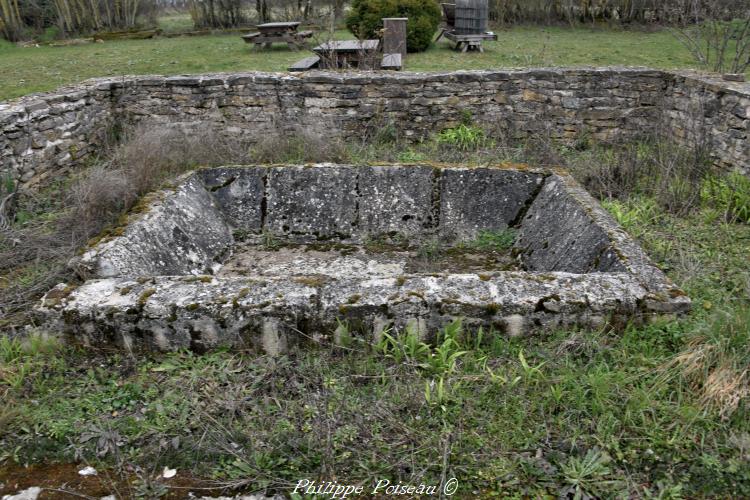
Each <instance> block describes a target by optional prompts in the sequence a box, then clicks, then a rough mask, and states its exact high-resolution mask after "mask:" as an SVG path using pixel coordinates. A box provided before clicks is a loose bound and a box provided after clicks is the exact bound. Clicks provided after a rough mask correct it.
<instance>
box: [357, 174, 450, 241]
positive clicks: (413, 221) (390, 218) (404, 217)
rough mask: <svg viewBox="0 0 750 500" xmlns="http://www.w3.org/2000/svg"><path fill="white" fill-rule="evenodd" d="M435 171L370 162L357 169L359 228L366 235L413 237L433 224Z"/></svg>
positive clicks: (375, 236) (434, 221)
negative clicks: (377, 164) (371, 163)
mask: <svg viewBox="0 0 750 500" xmlns="http://www.w3.org/2000/svg"><path fill="white" fill-rule="evenodd" d="M435 176H436V171H435V170H434V169H433V168H431V167H424V166H371V167H362V168H361V169H360V170H359V181H358V186H359V188H358V192H359V220H358V228H359V231H360V232H361V233H362V234H363V235H364V236H366V237H374V238H377V237H381V236H384V235H393V234H400V235H402V236H407V237H415V236H417V235H419V234H420V233H422V232H425V231H426V230H428V229H430V228H432V227H434V224H435V223H436V220H435V218H436V217H435V215H436V214H435V213H434V208H435V207H433V199H432V198H433V192H434V185H433V184H434V179H435Z"/></svg>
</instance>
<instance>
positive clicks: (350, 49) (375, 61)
mask: <svg viewBox="0 0 750 500" xmlns="http://www.w3.org/2000/svg"><path fill="white" fill-rule="evenodd" d="M312 50H313V52H315V54H316V55H314V56H311V57H306V58H304V59H301V60H299V61H297V62H296V63H294V64H293V65H291V66H289V71H307V70H310V69H347V68H356V69H391V70H396V71H398V70H400V69H401V66H402V64H403V63H402V58H401V54H399V53H394V54H381V53H380V41H379V40H362V41H360V40H337V41H332V42H326V43H323V44H320V45H318V46H317V47H315V48H314V49H312Z"/></svg>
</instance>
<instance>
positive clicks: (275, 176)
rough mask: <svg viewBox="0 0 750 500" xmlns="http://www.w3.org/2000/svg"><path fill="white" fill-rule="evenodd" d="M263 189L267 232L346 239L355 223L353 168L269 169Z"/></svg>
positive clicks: (328, 166) (355, 174)
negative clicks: (264, 189) (264, 191)
mask: <svg viewBox="0 0 750 500" xmlns="http://www.w3.org/2000/svg"><path fill="white" fill-rule="evenodd" d="M267 179H268V180H267V186H266V196H267V198H266V206H267V219H266V228H267V230H268V231H270V232H272V233H274V234H279V235H308V236H314V237H315V238H319V239H330V238H334V237H336V238H348V237H350V236H351V234H352V233H353V232H354V228H355V226H356V223H357V212H356V209H357V169H356V167H350V166H332V165H315V166H290V167H285V168H271V169H270V170H269V171H268V176H267Z"/></svg>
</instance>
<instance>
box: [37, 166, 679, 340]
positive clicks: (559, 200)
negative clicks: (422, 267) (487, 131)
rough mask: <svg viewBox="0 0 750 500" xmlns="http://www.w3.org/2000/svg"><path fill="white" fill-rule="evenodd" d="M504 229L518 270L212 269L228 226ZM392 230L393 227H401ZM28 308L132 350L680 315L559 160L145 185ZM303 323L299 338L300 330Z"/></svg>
mask: <svg viewBox="0 0 750 500" xmlns="http://www.w3.org/2000/svg"><path fill="white" fill-rule="evenodd" d="M509 227H510V228H514V229H515V230H516V231H517V232H518V239H517V241H516V243H515V247H514V249H513V250H514V252H515V254H516V255H517V257H518V259H519V261H520V263H521V267H522V268H525V270H522V271H489V272H481V271H476V272H474V271H472V272H467V271H460V272H452V271H451V270H450V269H446V270H444V272H412V273H406V274H401V275H398V276H396V275H388V276H366V275H362V276H360V275H356V276H352V275H348V274H346V273H343V272H338V271H336V270H334V271H333V272H332V273H328V274H326V275H323V276H321V275H320V274H311V273H310V272H309V271H308V272H306V271H305V268H304V264H301V266H303V267H302V268H301V269H295V270H294V271H293V272H289V270H288V269H287V270H286V271H284V272H283V273H280V274H276V275H250V274H242V275H221V276H217V275H216V274H215V273H216V271H217V270H218V266H220V265H221V263H222V262H225V261H226V259H227V257H228V254H229V253H230V252H231V251H232V245H233V243H234V235H237V234H239V233H242V234H243V235H244V236H245V237H247V236H248V235H255V236H261V237H266V236H267V235H268V234H269V233H270V234H271V235H273V236H274V237H278V238H281V239H283V241H287V242H299V241H325V242H336V243H342V242H345V243H355V244H356V243H363V242H365V241H370V240H371V239H372V238H386V239H387V238H395V239H397V240H398V241H401V242H403V241H406V242H407V245H410V244H411V245H417V244H419V242H420V241H423V240H424V239H426V238H438V239H440V240H441V241H443V242H447V243H448V244H451V243H455V242H456V241H466V240H470V239H471V238H473V237H475V236H476V235H477V234H478V233H479V232H480V231H483V230H501V229H507V228H509ZM397 235H398V236H399V237H398V238H396V236H397ZM77 264H78V267H79V269H83V270H85V272H84V274H85V275H86V276H88V277H89V278H92V279H89V280H88V281H86V282H85V283H84V284H83V285H81V286H78V287H76V286H69V285H65V284H62V285H59V286H58V287H56V288H54V289H53V290H51V291H50V292H49V293H47V295H46V296H45V297H44V299H43V301H42V304H41V305H40V307H39V308H38V313H39V316H40V321H41V322H43V323H46V324H47V325H49V328H50V329H51V330H52V331H59V332H65V333H67V334H69V335H72V336H74V337H75V338H76V339H79V340H80V339H84V340H85V341H90V342H100V341H115V342H118V343H120V344H121V345H123V346H124V347H126V348H134V347H138V346H140V347H144V348H149V349H175V348H182V347H190V348H194V349H197V350H203V349H207V348H210V347H213V346H216V345H221V344H232V345H239V344H242V345H246V344H248V343H249V344H257V345H259V346H260V347H262V348H263V349H265V350H266V351H269V352H272V353H273V352H278V351H279V350H283V348H285V346H288V345H289V344H290V343H292V342H295V341H298V340H299V339H300V338H302V337H305V336H316V335H324V334H326V333H330V332H332V331H334V330H335V329H336V326H337V324H338V321H345V322H347V323H349V324H350V325H352V327H353V328H356V330H357V331H359V332H360V333H362V332H364V334H365V335H367V336H368V337H369V338H372V339H376V337H377V335H378V334H379V332H381V331H382V330H383V328H385V327H387V326H393V327H396V328H405V327H407V326H410V325H411V327H412V328H415V329H416V330H417V331H418V332H420V334H422V335H425V336H427V335H428V334H429V333H431V332H433V333H434V332H435V331H437V329H439V328H440V327H442V326H444V325H445V324H446V323H447V322H449V321H451V320H453V319H455V318H457V317H461V318H464V319H465V321H466V323H467V324H468V325H469V326H485V327H492V328H495V329H496V330H498V331H502V332H505V333H507V334H509V335H520V334H528V333H532V332H535V331H538V330H539V329H549V328H559V327H570V326H575V325H584V326H600V325H602V324H603V323H604V322H605V321H607V320H612V319H613V318H618V320H619V319H625V318H642V317H649V316H652V315H655V314H662V313H668V314H675V313H682V312H685V311H687V310H689V308H690V300H689V299H688V298H687V297H686V296H685V295H684V293H683V292H682V291H681V290H679V289H678V288H677V287H676V286H674V285H673V284H672V283H671V282H670V281H669V280H668V279H667V278H666V277H665V276H664V274H663V273H662V272H661V271H660V270H659V269H658V268H656V267H655V266H654V265H653V264H652V263H651V262H650V261H649V260H648V258H647V257H646V255H645V254H644V253H643V251H642V250H641V249H640V248H639V247H638V245H637V244H635V242H633V241H632V239H630V238H629V237H628V236H627V234H625V232H624V231H622V229H621V228H619V226H618V225H617V224H616V223H615V221H614V220H613V219H612V218H611V217H610V216H609V215H608V214H607V213H606V211H604V210H603V209H602V208H601V207H600V206H599V205H598V204H597V202H596V201H595V200H594V199H593V198H591V197H590V196H589V195H588V194H587V193H586V192H585V191H584V190H583V189H581V188H580V186H579V185H578V184H577V183H576V182H575V181H574V180H573V179H572V178H571V177H570V176H569V175H568V174H566V173H565V172H563V171H554V172H550V171H537V170H533V169H528V168H522V167H519V166H517V167H516V168H511V167H496V168H460V167H431V166H424V165H421V166H420V165H407V166H398V165H390V166H369V167H353V166H347V165H309V166H272V167H254V166H250V167H223V168H217V169H207V170H201V171H198V172H196V173H194V174H190V175H189V176H187V177H186V178H184V179H183V182H182V183H181V184H179V185H178V187H177V188H174V189H168V190H164V191H162V192H159V193H156V194H154V195H152V196H151V198H150V200H149V203H147V204H145V206H143V207H142V208H141V209H139V211H138V213H134V214H132V215H131V217H130V220H129V223H128V224H127V225H126V226H125V227H123V228H121V229H119V230H116V231H115V232H114V233H113V234H110V235H107V236H105V237H104V238H103V239H102V241H100V242H99V243H98V244H96V245H95V246H94V247H93V248H91V249H89V251H87V252H86V253H85V254H84V255H83V257H82V258H81V259H80V261H79V262H78V263H77ZM300 332H301V333H300Z"/></svg>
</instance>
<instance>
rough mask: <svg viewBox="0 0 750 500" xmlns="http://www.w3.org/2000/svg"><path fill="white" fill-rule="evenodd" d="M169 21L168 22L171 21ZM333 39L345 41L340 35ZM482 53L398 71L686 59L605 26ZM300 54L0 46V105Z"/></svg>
mask: <svg viewBox="0 0 750 500" xmlns="http://www.w3.org/2000/svg"><path fill="white" fill-rule="evenodd" d="M170 22H171V23H174V22H175V21H170ZM336 37H338V38H351V37H352V36H351V34H349V33H348V32H345V31H340V32H337V33H336ZM498 38H499V39H498V41H497V42H489V43H487V44H486V49H487V50H486V52H485V53H484V54H475V53H470V54H460V53H456V52H453V51H452V50H451V45H450V43H449V42H447V41H445V40H441V41H440V42H438V43H437V44H435V45H433V47H432V48H431V49H430V50H428V51H427V52H423V53H418V54H410V55H409V56H408V58H407V59H406V63H405V64H406V66H405V69H407V70H411V71H450V70H458V69H496V68H508V67H528V66H581V65H588V66H592V65H593V66H607V65H627V66H650V67H654V68H690V67H692V66H694V63H693V61H692V58H691V57H690V54H689V53H688V52H687V50H685V48H684V47H683V46H682V45H680V43H679V42H678V41H677V40H676V39H675V38H674V37H673V36H672V35H671V34H670V33H669V32H668V31H667V30H660V31H653V32H646V31H638V30H633V31H625V30H611V29H604V28H601V29H599V28H562V27H537V26H532V27H514V28H509V29H503V30H498ZM302 57H304V53H300V52H293V51H290V50H288V49H287V48H286V46H285V45H278V44H277V45H275V46H274V48H273V49H272V50H269V51H254V50H252V49H251V48H250V46H248V45H246V44H245V43H244V42H243V41H242V40H241V39H240V38H239V36H237V35H236V34H235V35H215V36H196V37H179V38H157V39H152V40H130V41H116V42H105V43H96V44H94V43H90V44H84V45H75V46H66V47H51V46H39V47H23V48H22V47H17V46H15V45H12V44H9V43H7V42H0V67H2V68H3V71H2V73H0V99H9V98H13V97H18V96H21V95H24V94H28V93H31V92H40V91H48V90H53V89H55V88H57V87H59V86H61V85H65V84H69V83H75V82H79V81H82V80H85V79H87V78H92V77H103V76H121V75H134V74H183V73H206V72H216V71H285V70H286V68H287V67H288V66H289V65H290V64H291V63H293V62H295V61H297V60H299V59H301V58H302Z"/></svg>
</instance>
